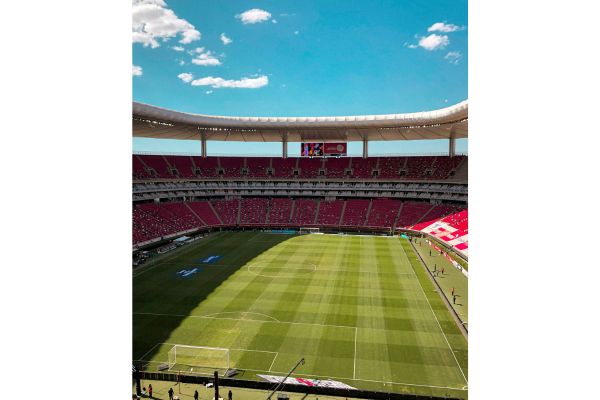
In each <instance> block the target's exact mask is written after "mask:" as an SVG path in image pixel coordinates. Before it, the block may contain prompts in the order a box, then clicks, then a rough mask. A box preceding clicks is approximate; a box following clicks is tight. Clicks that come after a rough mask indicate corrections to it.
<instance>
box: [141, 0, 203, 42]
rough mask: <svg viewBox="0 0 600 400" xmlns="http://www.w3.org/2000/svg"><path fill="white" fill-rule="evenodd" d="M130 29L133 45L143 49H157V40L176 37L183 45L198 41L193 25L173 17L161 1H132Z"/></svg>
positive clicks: (198, 36)
mask: <svg viewBox="0 0 600 400" xmlns="http://www.w3.org/2000/svg"><path fill="white" fill-rule="evenodd" d="M131 29H132V41H133V43H142V44H143V45H144V47H147V46H150V47H152V48H156V47H159V46H160V44H159V42H158V40H159V39H160V40H162V41H167V40H169V39H171V38H173V37H175V36H177V35H181V40H179V43H183V44H187V43H191V42H193V41H194V40H199V39H200V32H198V31H197V30H196V28H195V27H194V25H192V24H190V23H189V22H188V21H186V20H185V19H181V18H179V17H178V16H177V15H175V13H174V12H173V10H171V9H169V8H167V4H166V3H165V2H164V1H163V0H133V7H132V26H131Z"/></svg>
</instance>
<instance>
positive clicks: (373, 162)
mask: <svg viewBox="0 0 600 400" xmlns="http://www.w3.org/2000/svg"><path fill="white" fill-rule="evenodd" d="M377 160H378V159H377V158H361V157H351V166H352V178H356V179H372V178H373V170H374V169H375V168H377Z"/></svg>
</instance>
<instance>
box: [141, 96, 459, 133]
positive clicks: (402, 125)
mask: <svg viewBox="0 0 600 400" xmlns="http://www.w3.org/2000/svg"><path fill="white" fill-rule="evenodd" d="M132 111H133V112H132V117H133V136H139V137H153V138H170V139H200V135H205V136H206V138H207V139H208V140H231V141H261V142H262V141H281V140H282V139H283V138H284V137H287V140H288V141H304V140H320V141H338V140H343V141H353V140H363V139H368V140H417V139H444V138H449V137H451V136H453V137H455V138H464V137H467V136H468V111H469V106H468V101H467V100H465V101H462V102H460V103H457V104H455V105H452V106H450V107H446V108H442V109H439V110H433V111H423V112H415V113H404V114H380V115H355V116H331V117H235V116H216V115H203V114H192V113H184V112H179V111H173V110H168V109H165V108H160V107H156V106H152V105H149V104H144V103H139V102H135V101H134V102H133V105H132Z"/></svg>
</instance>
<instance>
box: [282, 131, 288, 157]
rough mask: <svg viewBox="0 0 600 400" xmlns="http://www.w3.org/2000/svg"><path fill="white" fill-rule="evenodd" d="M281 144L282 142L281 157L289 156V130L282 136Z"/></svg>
mask: <svg viewBox="0 0 600 400" xmlns="http://www.w3.org/2000/svg"><path fill="white" fill-rule="evenodd" d="M281 144H282V148H281V157H283V158H287V156H288V154H287V153H288V145H287V144H288V135H287V132H286V133H284V134H283V135H282V136H281Z"/></svg>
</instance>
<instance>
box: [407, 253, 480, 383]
mask: <svg viewBox="0 0 600 400" xmlns="http://www.w3.org/2000/svg"><path fill="white" fill-rule="evenodd" d="M400 247H402V251H403V252H404V255H405V256H406V258H407V260H408V262H409V263H410V265H411V266H412V263H411V262H410V258H408V254H406V250H404V247H403V246H402V245H400ZM417 262H419V263H420V262H421V261H419V260H417ZM415 274H416V271H415ZM417 281H418V282H419V287H420V288H421V293H423V296H424V297H425V300H427V304H428V305H429V309H430V310H431V313H432V314H433V317H434V318H435V322H437V324H438V326H439V328H440V332H442V336H443V337H444V340H445V341H446V344H447V345H448V348H449V349H450V353H452V357H454V361H456V365H457V366H458V369H459V371H460V373H461V375H462V376H463V378H464V380H465V382H466V383H467V385H468V384H469V381H468V380H467V377H466V376H465V373H464V372H463V370H462V368H461V366H460V364H459V363H458V359H457V358H456V355H455V354H454V350H453V349H452V346H450V342H449V341H448V338H447V337H446V334H445V333H444V330H443V329H442V325H441V324H440V321H439V320H438V318H437V315H435V312H434V311H433V307H431V303H430V302H429V298H428V297H427V295H426V294H425V290H423V285H421V281H420V280H419V279H418V278H417Z"/></svg>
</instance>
